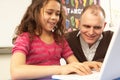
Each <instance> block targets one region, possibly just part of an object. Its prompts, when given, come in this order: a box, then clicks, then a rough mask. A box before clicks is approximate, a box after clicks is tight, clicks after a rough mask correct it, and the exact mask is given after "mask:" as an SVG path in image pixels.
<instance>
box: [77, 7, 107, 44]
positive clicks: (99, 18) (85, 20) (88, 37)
mask: <svg viewBox="0 0 120 80" xmlns="http://www.w3.org/2000/svg"><path fill="white" fill-rule="evenodd" d="M98 12H99V13H98V14H93V13H92V12H91V10H90V9H88V10H87V11H85V13H84V14H83V15H82V16H81V19H80V26H79V28H80V32H81V37H82V38H83V39H84V40H85V42H86V43H88V44H89V46H91V45H93V44H94V43H95V42H96V41H97V40H98V39H99V37H100V36H101V34H102V32H103V30H104V27H105V20H104V16H103V15H102V13H101V12H100V11H98Z"/></svg>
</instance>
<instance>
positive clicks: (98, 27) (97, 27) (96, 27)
mask: <svg viewBox="0 0 120 80" xmlns="http://www.w3.org/2000/svg"><path fill="white" fill-rule="evenodd" d="M94 28H95V29H101V28H102V27H100V26H95V27H94Z"/></svg>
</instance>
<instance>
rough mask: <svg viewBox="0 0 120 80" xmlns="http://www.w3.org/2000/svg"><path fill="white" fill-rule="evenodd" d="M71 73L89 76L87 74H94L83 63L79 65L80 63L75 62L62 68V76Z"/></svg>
mask: <svg viewBox="0 0 120 80" xmlns="http://www.w3.org/2000/svg"><path fill="white" fill-rule="evenodd" d="M71 73H77V74H80V75H87V74H91V73H92V72H91V69H90V68H89V67H88V66H87V65H84V64H83V63H79V62H73V63H70V64H67V65H63V66H61V74H62V75H66V74H71Z"/></svg>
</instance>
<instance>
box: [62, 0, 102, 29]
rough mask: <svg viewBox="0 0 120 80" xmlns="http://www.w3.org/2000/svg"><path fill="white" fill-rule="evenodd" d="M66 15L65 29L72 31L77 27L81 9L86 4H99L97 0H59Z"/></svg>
mask: <svg viewBox="0 0 120 80" xmlns="http://www.w3.org/2000/svg"><path fill="white" fill-rule="evenodd" d="M61 1H62V4H63V8H64V10H65V15H66V29H67V31H73V30H76V29H77V28H78V24H79V21H78V19H79V18H80V14H81V11H82V10H83V8H84V7H85V6H87V5H91V4H99V3H100V2H99V0H61Z"/></svg>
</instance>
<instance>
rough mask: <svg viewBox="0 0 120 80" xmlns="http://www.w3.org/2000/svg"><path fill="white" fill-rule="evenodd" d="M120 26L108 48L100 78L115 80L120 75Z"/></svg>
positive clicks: (102, 79) (101, 79)
mask: <svg viewBox="0 0 120 80" xmlns="http://www.w3.org/2000/svg"><path fill="white" fill-rule="evenodd" d="M119 61H120V26H119V27H118V28H117V29H116V31H115V32H114V35H113V37H112V40H111V42H110V45H109V47H108V50H107V54H106V56H105V59H104V62H103V65H102V68H101V71H100V73H101V74H100V80H113V79H115V78H118V77H120V63H119Z"/></svg>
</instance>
